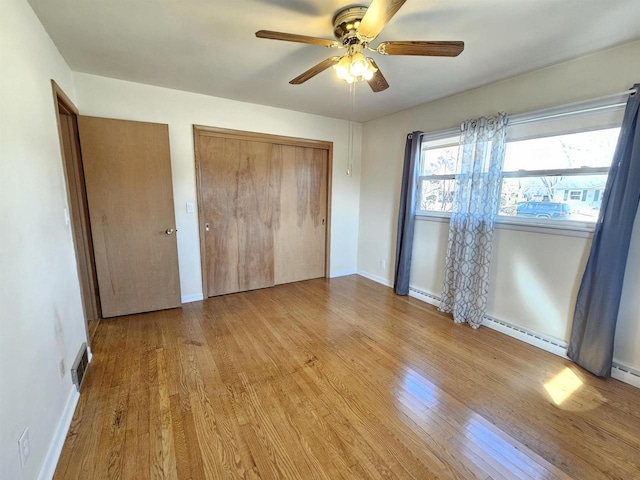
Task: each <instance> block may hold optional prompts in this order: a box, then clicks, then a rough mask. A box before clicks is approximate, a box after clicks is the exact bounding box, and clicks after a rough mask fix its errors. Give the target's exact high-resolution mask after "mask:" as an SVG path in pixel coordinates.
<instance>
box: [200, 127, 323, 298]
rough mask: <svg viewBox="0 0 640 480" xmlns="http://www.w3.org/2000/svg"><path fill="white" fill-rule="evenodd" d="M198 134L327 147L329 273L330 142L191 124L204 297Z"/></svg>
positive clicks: (204, 259)
mask: <svg viewBox="0 0 640 480" xmlns="http://www.w3.org/2000/svg"><path fill="white" fill-rule="evenodd" d="M201 136H209V137H219V138H226V139H231V140H248V141H257V142H266V143H271V144H272V145H291V146H294V147H310V148H317V149H320V150H326V151H327V178H326V181H327V218H326V228H325V244H324V250H325V251H324V258H325V266H324V276H325V278H328V277H329V272H330V259H331V255H330V250H331V177H332V170H333V168H332V167H333V142H328V141H324V140H312V139H307V138H296V137H286V136H282V135H270V134H267V133H256V132H246V131H242V130H230V129H226V128H217V127H208V126H204V125H194V126H193V147H194V152H195V164H196V192H197V202H198V232H199V234H200V269H201V272H202V293H203V296H204V298H205V299H206V298H207V297H208V295H207V292H206V289H207V285H208V279H207V265H206V259H207V255H206V244H205V236H204V235H205V231H204V209H203V200H202V183H201V182H202V179H201V175H200V173H201V168H200V156H199V153H198V145H199V143H200V142H199V140H200V137H201Z"/></svg>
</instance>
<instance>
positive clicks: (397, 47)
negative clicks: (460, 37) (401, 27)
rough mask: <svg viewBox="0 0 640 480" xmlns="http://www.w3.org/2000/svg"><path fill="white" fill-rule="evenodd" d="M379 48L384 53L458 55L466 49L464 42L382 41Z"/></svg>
mask: <svg viewBox="0 0 640 480" xmlns="http://www.w3.org/2000/svg"><path fill="white" fill-rule="evenodd" d="M377 50H378V53H381V54H383V55H422V56H427V57H457V56H458V55H460V53H462V51H463V50H464V42H382V43H381V44H380V45H378V49H377Z"/></svg>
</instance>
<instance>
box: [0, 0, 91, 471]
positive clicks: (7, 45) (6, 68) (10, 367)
mask: <svg viewBox="0 0 640 480" xmlns="http://www.w3.org/2000/svg"><path fill="white" fill-rule="evenodd" d="M0 45H1V47H0V48H1V51H0V67H1V70H2V75H1V76H0V161H1V174H0V195H1V203H0V225H2V228H0V244H1V246H2V247H1V254H0V255H1V256H0V315H1V317H0V478H3V479H21V478H23V479H31V478H36V476H37V475H38V472H39V470H40V467H41V465H42V463H43V460H44V459H45V455H46V453H47V449H48V448H49V446H50V444H51V442H52V439H53V437H54V433H55V432H56V430H57V425H58V422H59V421H60V419H61V417H62V415H63V411H64V409H65V405H67V402H68V400H70V399H73V398H76V397H77V393H75V387H73V385H72V382H71V378H70V377H71V375H70V373H69V367H70V366H71V364H72V362H73V360H74V359H75V356H76V353H77V352H78V350H79V348H80V345H81V344H82V342H84V341H85V339H86V333H85V325H84V319H83V314H82V304H81V299H80V290H79V284H78V275H77V270H76V261H75V254H74V249H73V244H72V237H71V230H70V228H69V227H68V226H67V225H65V221H64V214H63V209H64V208H65V207H66V205H67V197H66V187H65V181H64V173H63V169H62V159H61V155H60V145H59V142H58V131H57V125H56V117H55V109H54V103H53V94H52V90H51V79H52V78H53V79H55V80H56V82H58V84H59V85H60V86H61V87H62V89H63V90H64V91H65V92H66V93H67V94H68V95H69V96H70V97H71V98H72V99H73V96H74V92H73V84H72V75H71V71H70V70H69V68H68V66H67V64H66V63H65V62H64V60H63V59H62V57H61V56H60V54H59V53H58V51H57V50H56V48H55V46H54V45H53V43H52V42H51V40H50V39H49V37H48V36H47V34H46V33H45V31H44V29H43V28H42V25H41V24H40V22H39V21H38V19H37V18H36V16H35V14H34V13H33V11H32V10H31V7H30V6H29V5H28V4H27V2H26V1H24V0H2V14H1V15H0ZM61 359H64V361H65V363H66V370H67V371H66V374H65V375H64V377H63V378H61V377H60V373H59V370H58V365H59V362H60V360H61ZM25 427H29V431H30V440H31V456H30V458H29V460H28V462H27V464H26V466H25V469H24V470H22V469H21V467H20V460H19V456H18V443H17V442H18V438H19V436H20V434H21V433H22V431H23V430H24V428H25ZM63 433H64V432H63Z"/></svg>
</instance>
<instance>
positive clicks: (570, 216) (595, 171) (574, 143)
mask: <svg viewBox="0 0 640 480" xmlns="http://www.w3.org/2000/svg"><path fill="white" fill-rule="evenodd" d="M619 133H620V129H619V128H607V129H602V130H595V131H588V132H580V133H571V134H563V135H553V136H545V137H538V138H532V139H528V140H520V141H510V142H508V143H507V149H506V154H505V160H504V167H503V180H502V190H501V195H500V211H499V212H498V213H499V215H500V216H503V217H520V218H537V219H544V220H556V221H557V220H565V221H566V220H574V221H581V222H595V221H596V220H597V218H598V213H599V211H600V201H599V197H600V193H599V192H600V190H604V186H605V184H606V183H607V172H608V171H609V165H610V164H611V159H612V158H613V154H614V151H615V147H616V142H617V141H618V134H619ZM596 192H597V194H596ZM532 204H534V205H535V208H533V207H532Z"/></svg>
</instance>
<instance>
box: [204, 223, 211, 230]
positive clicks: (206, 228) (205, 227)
mask: <svg viewBox="0 0 640 480" xmlns="http://www.w3.org/2000/svg"><path fill="white" fill-rule="evenodd" d="M209 230H211V227H210V226H209V224H208V223H205V224H204V231H205V232H208V231H209Z"/></svg>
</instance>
